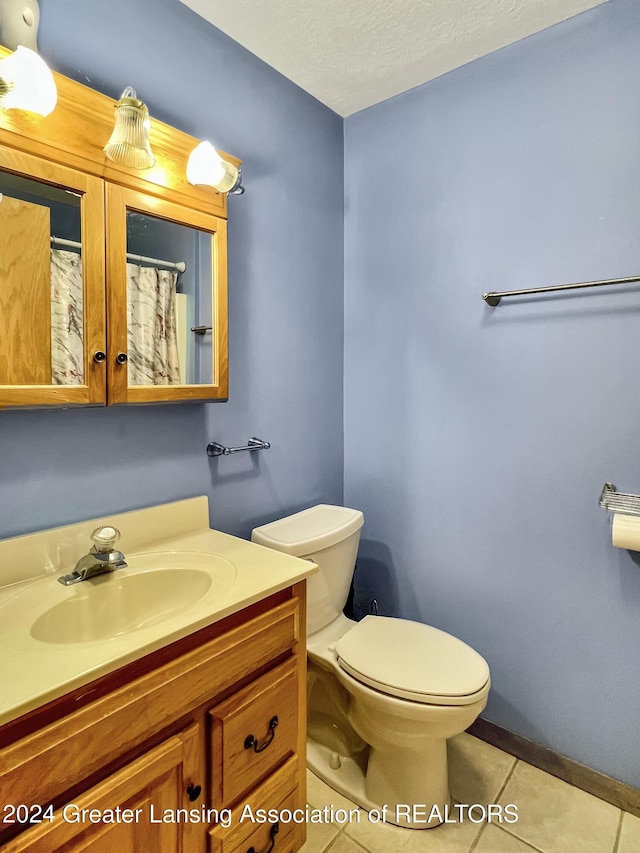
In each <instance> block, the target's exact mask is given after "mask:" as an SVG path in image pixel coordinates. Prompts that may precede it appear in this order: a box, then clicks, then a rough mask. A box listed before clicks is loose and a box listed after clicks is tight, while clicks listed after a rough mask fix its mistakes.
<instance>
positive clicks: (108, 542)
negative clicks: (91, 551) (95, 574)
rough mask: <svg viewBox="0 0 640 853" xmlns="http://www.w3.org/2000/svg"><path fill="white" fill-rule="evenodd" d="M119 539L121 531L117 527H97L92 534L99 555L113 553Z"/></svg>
mask: <svg viewBox="0 0 640 853" xmlns="http://www.w3.org/2000/svg"><path fill="white" fill-rule="evenodd" d="M119 538H120V531H119V530H118V528H117V527H108V526H103V527H96V529H95V530H94V531H93V533H92V534H91V539H92V541H93V547H94V548H95V550H96V551H97V552H98V554H106V553H108V552H109V551H113V546H114V545H115V544H116V542H117V541H118V539H119Z"/></svg>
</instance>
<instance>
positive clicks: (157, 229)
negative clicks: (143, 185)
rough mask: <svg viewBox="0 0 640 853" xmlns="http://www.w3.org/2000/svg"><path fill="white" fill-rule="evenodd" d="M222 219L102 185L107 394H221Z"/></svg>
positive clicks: (130, 397) (144, 397) (120, 398)
mask: <svg viewBox="0 0 640 853" xmlns="http://www.w3.org/2000/svg"><path fill="white" fill-rule="evenodd" d="M225 226H226V223H225V222H224V221H223V220H220V219H218V218H217V217H212V216H210V215H207V214H203V213H201V212H199V211H195V210H192V209H187V208H183V207H181V206H179V205H176V204H172V203H169V202H166V201H162V200H158V199H155V198H153V197H149V196H144V195H142V194H140V193H136V192H133V191H131V190H127V189H123V188H120V187H113V186H110V187H108V191H107V227H108V245H109V253H108V287H109V318H110V329H111V330H113V329H114V325H115V331H114V332H112V341H111V348H110V366H111V369H112V375H113V381H111V382H110V389H109V401H110V402H151V401H153V400H158V399H167V400H171V399H177V400H178V399H207V398H220V397H225V396H226V390H227V356H226V330H227V305H226V293H227V290H226V264H225V261H224V259H225V257H226V227H225ZM123 308H124V310H123Z"/></svg>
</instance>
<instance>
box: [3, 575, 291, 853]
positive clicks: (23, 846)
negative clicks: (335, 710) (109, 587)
mask: <svg viewBox="0 0 640 853" xmlns="http://www.w3.org/2000/svg"><path fill="white" fill-rule="evenodd" d="M304 613H305V582H304V581H303V582H301V583H298V584H295V585H294V586H293V587H290V588H289V589H287V590H283V591H282V592H280V593H276V594H275V595H273V596H270V597H269V598H268V599H265V600H264V601H262V602H259V603H257V604H254V605H252V606H250V607H248V608H246V609H245V610H243V611H240V612H239V613H237V614H234V615H233V616H230V617H227V618H226V619H224V620H222V621H221V622H220V623H217V624H216V625H212V626H210V627H209V628H205V629H203V630H201V631H199V632H198V633H197V634H194V635H192V636H191V637H187V638H184V639H183V640H180V641H177V642H176V643H174V644H172V645H171V646H168V647H166V648H164V649H161V650H159V651H158V652H155V653H153V654H151V655H149V656H147V657H146V658H143V659H142V660H141V661H137V662H135V663H133V664H130V665H128V666H126V667H123V668H122V669H121V670H118V671H117V672H115V673H112V674H110V675H108V676H105V677H103V678H102V679H99V680H98V681H96V682H93V683H92V684H91V685H87V686H86V687H84V688H79V689H78V690H77V691H74V692H73V693H71V694H67V695H66V696H64V697H61V699H59V700H54V702H52V703H50V705H48V706H45V707H44V708H42V709H38V710H37V711H35V712H32V713H31V714H28V715H26V716H25V717H24V718H21V719H19V720H16V721H14V722H13V723H9V724H7V725H5V726H4V727H2V728H0V744H2V748H1V749H0V806H2V807H4V813H3V814H0V849H2V850H3V851H4V853H22V851H33V853H72V851H74V853H75V851H85V850H86V851H91V853H103V851H104V853H107V851H114V850H117V851H118V853H146V851H149V853H180V852H181V851H182V852H183V853H205V851H211V853H236V851H237V853H246V851H247V850H248V849H249V848H250V847H253V848H254V850H256V851H258V853H264V851H266V850H267V849H269V848H270V846H271V841H273V842H274V843H273V848H272V849H273V853H295V851H297V850H298V849H299V848H300V847H301V846H302V844H303V843H304V840H305V837H306V832H305V824H304V823H294V822H285V823H280V822H278V826H277V827H276V829H275V830H274V829H273V826H274V824H273V823H260V822H258V821H256V820H253V819H252V818H251V817H250V816H248V815H255V814H256V812H257V810H259V809H276V810H278V811H280V810H281V809H304V805H305V802H306V787H305V734H306V643H305V637H306V631H305V624H304ZM74 708H75V710H70V709H74ZM275 717H277V724H276V725H275V726H273V725H270V723H271V722H272V721H273V719H274V718H275ZM45 721H46V722H45ZM7 806H8V807H9V808H7ZM12 806H15V807H16V808H17V807H18V806H20V807H21V809H22V811H21V812H20V814H21V815H23V813H25V810H26V812H27V813H29V814H30V815H31V817H32V819H33V818H36V819H37V818H38V817H39V818H41V820H40V822H37V823H35V822H33V823H32V825H27V826H23V827H20V826H19V825H17V824H15V823H6V820H7V817H11V816H13V817H15V816H16V814H17V811H16V813H15V814H13V813H12V812H11V807H12ZM247 806H249V807H250V809H249V810H247ZM3 820H4V821H5V822H4V823H3V822H2V821H3ZM20 830H22V831H20ZM272 831H273V835H271V834H270V833H271V832H272Z"/></svg>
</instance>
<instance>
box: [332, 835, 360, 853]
mask: <svg viewBox="0 0 640 853" xmlns="http://www.w3.org/2000/svg"><path fill="white" fill-rule="evenodd" d="M362 850H363V848H362V847H360V845H359V844H356V842H355V841H354V840H353V839H352V838H349V836H348V835H345V833H344V832H341V833H340V835H339V836H338V837H337V838H336V840H335V841H334V842H333V844H332V845H331V847H330V848H329V853H362Z"/></svg>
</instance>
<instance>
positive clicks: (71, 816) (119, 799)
mask: <svg viewBox="0 0 640 853" xmlns="http://www.w3.org/2000/svg"><path fill="white" fill-rule="evenodd" d="M198 747H199V734H198V726H197V725H196V724H193V725H191V726H190V727H189V728H188V729H186V730H184V731H183V732H180V733H179V734H178V735H175V736H173V737H170V738H168V740H166V741H164V742H163V743H161V744H160V745H159V746H157V747H156V748H155V749H152V750H150V751H149V752H147V753H145V754H144V755H143V756H142V757H141V758H139V759H137V760H136V761H133V762H132V763H131V764H128V765H127V766H126V767H123V769H122V770H120V771H119V772H117V773H114V774H113V775H112V776H110V777H108V778H107V779H105V780H104V781H103V782H101V783H100V784H98V785H96V786H95V787H93V788H91V789H90V790H88V791H86V792H85V793H84V794H81V795H80V796H78V797H76V798H75V799H74V800H73V801H72V802H69V803H67V804H66V805H64V806H63V807H62V808H60V809H58V810H57V811H55V812H54V813H53V816H52V819H51V820H49V819H46V820H44V821H43V822H42V823H40V824H38V825H37V826H35V827H33V828H32V829H29V830H27V831H26V832H23V833H22V834H21V835H19V836H18V837H17V838H15V839H14V840H13V841H9V842H8V843H7V844H6V845H5V846H3V853H27V851H29V853H81V851H90V853H114V851H117V853H147V851H148V853H177V851H181V850H183V851H185V853H186V851H189V853H201V851H203V849H204V847H205V844H206V834H205V833H206V824H205V823H204V822H203V821H201V820H200V821H198V820H194V821H189V820H184V819H182V820H181V819H180V812H179V810H182V809H185V810H187V813H188V812H189V811H190V810H191V809H195V810H196V811H197V812H198V813H199V812H200V810H201V806H200V804H199V801H197V800H196V801H192V796H193V794H191V796H190V791H191V792H192V791H193V787H191V788H190V786H193V785H194V784H195V783H196V780H197V779H198V778H201V777H200V765H199V759H198V756H199V752H198ZM189 788H190V791H188V790H187V789H189ZM200 800H202V796H201V797H200Z"/></svg>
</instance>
